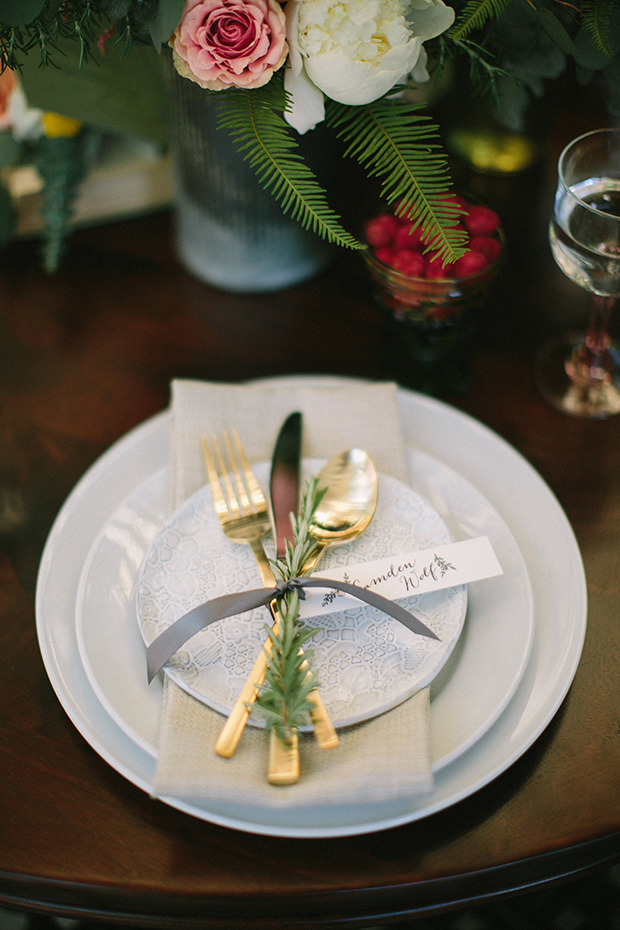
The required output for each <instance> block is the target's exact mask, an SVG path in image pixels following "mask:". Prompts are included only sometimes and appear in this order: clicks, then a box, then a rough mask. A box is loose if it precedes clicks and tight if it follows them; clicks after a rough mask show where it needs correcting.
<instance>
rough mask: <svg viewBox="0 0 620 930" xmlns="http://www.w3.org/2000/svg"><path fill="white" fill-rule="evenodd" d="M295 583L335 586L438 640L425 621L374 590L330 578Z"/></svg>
mask: <svg viewBox="0 0 620 930" xmlns="http://www.w3.org/2000/svg"><path fill="white" fill-rule="evenodd" d="M294 583H295V584H296V585H299V587H303V588H332V589H333V588H335V589H336V590H337V591H343V592H344V593H345V594H351V595H352V596H353V597H356V598H357V599H358V600H360V601H365V602H366V603H367V604H369V605H370V606H371V607H376V608H377V609H378V610H381V611H383V613H385V614H389V615H390V616H391V617H393V618H394V619H395V620H398V622H399V623H402V624H403V626H406V627H407V629H409V630H411V632H412V633H416V634H417V635H418V636H427V637H428V638H429V639H436V640H439V636H437V635H436V634H435V633H433V631H432V630H430V629H429V628H428V627H427V626H426V624H425V623H422V621H421V620H419V619H418V617H416V616H414V614H412V613H411V611H409V610H405V608H404V607H401V606H400V604H396V603H395V602H394V601H390V600H389V599H388V598H387V597H383V595H381V594H377V592H376V591H369V590H368V589H367V588H361V587H359V586H358V585H355V584H350V583H349V582H347V581H334V580H333V579H330V578H325V579H322V578H296V579H295V582H294Z"/></svg>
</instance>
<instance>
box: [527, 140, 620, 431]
mask: <svg viewBox="0 0 620 930" xmlns="http://www.w3.org/2000/svg"><path fill="white" fill-rule="evenodd" d="M549 241H550V243H551V250H552V252H553V257H554V259H555V261H556V262H557V264H558V265H559V266H560V268H561V269H562V271H563V272H564V274H566V275H567V276H568V277H569V278H570V279H571V280H572V281H574V282H575V283H576V284H579V285H580V286H581V287H583V288H585V289H586V290H587V291H590V292H591V293H592V294H593V305H592V311H591V315H590V320H589V324H588V328H587V331H586V332H585V334H583V335H576V334H571V335H568V336H565V337H564V338H563V339H561V340H559V341H552V342H551V343H549V344H548V345H547V346H545V347H544V348H543V350H542V351H541V353H540V355H539V357H538V359H537V363H536V378H537V381H538V384H539V387H540V388H541V390H542V392H543V393H544V395H545V396H546V397H547V399H548V400H549V401H550V402H551V403H553V404H554V406H556V407H558V408H559V409H561V410H564V411H566V412H567V413H572V414H574V415H575V416H581V417H596V418H599V419H603V418H605V417H609V416H612V415H614V414H617V413H620V351H619V350H618V348H617V347H616V346H615V345H614V343H613V342H612V340H611V338H610V335H609V324H610V318H611V314H612V311H613V309H614V307H615V305H616V303H617V300H618V298H619V297H620V129H598V130H595V131H593V132H588V133H586V134H585V135H582V136H579V137H578V138H577V139H574V140H573V141H572V142H570V143H569V144H568V145H567V146H566V148H565V149H564V151H563V152H562V154H561V155H560V158H559V161H558V186H557V190H556V195H555V206H554V210H553V216H552V218H551V222H550V224H549Z"/></svg>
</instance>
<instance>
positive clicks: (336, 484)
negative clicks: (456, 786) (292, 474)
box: [269, 449, 378, 785]
mask: <svg viewBox="0 0 620 930" xmlns="http://www.w3.org/2000/svg"><path fill="white" fill-rule="evenodd" d="M317 483H318V487H319V488H320V489H322V488H326V489H327V490H326V491H325V495H324V496H323V499H322V500H321V502H320V504H319V506H318V507H317V509H316V511H315V513H314V516H313V518H312V521H311V523H310V526H309V532H310V535H311V536H312V537H313V538H314V540H315V541H316V546H315V549H314V551H313V553H312V555H311V556H310V557H309V558H308V560H307V561H306V562H305V564H304V566H303V568H302V572H301V574H302V575H310V574H311V573H312V572H313V571H314V570H315V569H316V566H317V563H318V561H319V559H320V558H321V556H322V554H323V552H324V551H325V549H326V548H327V547H328V546H334V545H342V544H343V543H346V542H351V540H353V539H357V537H358V536H361V534H362V533H363V532H364V530H365V529H366V527H367V526H368V524H369V523H370V521H371V520H372V518H373V516H374V513H375V510H376V509H377V493H378V483H377V472H376V471H375V467H374V465H373V464H372V460H371V459H370V456H369V455H368V454H367V453H366V452H364V451H363V450H362V449H350V450H349V451H347V452H341V453H340V454H339V455H335V456H334V457H333V458H331V459H330V460H329V461H328V462H327V463H326V464H325V465H324V466H323V468H322V469H321V470H320V472H319V473H318V475H317ZM310 697H311V696H310ZM333 745H337V737H336V741H335V742H334V743H333ZM298 778H299V745H298V736H297V731H294V732H293V734H292V739H291V742H290V743H287V744H285V743H283V742H282V740H280V739H279V738H278V735H277V733H276V731H275V730H272V731H271V738H270V746H269V781H270V782H271V783H272V784H274V785H291V784H293V783H294V782H296V781H297V780H298Z"/></svg>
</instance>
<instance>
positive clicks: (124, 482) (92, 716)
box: [36, 378, 586, 837]
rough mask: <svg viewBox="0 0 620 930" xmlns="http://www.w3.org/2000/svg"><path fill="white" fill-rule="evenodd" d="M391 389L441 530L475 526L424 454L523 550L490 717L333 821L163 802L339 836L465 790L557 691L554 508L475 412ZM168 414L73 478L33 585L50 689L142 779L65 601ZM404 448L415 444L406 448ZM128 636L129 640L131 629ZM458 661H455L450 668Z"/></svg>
mask: <svg viewBox="0 0 620 930" xmlns="http://www.w3.org/2000/svg"><path fill="white" fill-rule="evenodd" d="M287 380H289V379H280V381H279V383H280V384H282V385H286V382H287ZM291 380H295V381H299V380H300V379H291ZM301 380H303V381H305V382H308V383H312V384H320V385H326V384H330V383H336V384H341V383H343V382H342V380H341V379H327V378H316V379H314V378H304V379H301ZM399 402H400V405H401V412H402V417H403V428H404V432H405V438H406V441H407V442H408V443H409V444H410V446H411V448H412V449H413V450H414V454H412V455H410V456H409V467H410V478H411V483H412V485H413V486H414V487H416V488H418V489H419V490H420V491H421V492H422V493H423V494H424V496H425V497H426V498H427V499H429V500H430V502H431V503H432V504H433V506H434V507H435V508H436V509H437V510H438V511H439V512H440V513H442V514H443V515H444V518H445V519H446V522H447V523H448V525H449V528H450V529H451V531H452V534H453V536H454V538H459V536H460V534H463V535H475V534H476V532H477V530H476V529H475V526H472V525H471V519H470V518H471V514H468V513H465V514H463V513H461V512H460V510H459V507H458V504H459V502H458V500H455V501H453V500H451V499H450V495H449V492H450V482H448V483H447V484H446V483H444V482H441V481H437V480H435V479H434V478H433V475H432V471H433V469H432V468H431V474H430V475H429V473H428V469H429V462H431V461H432V458H437V459H438V460H439V461H440V462H441V463H443V464H446V465H448V466H451V467H452V469H453V470H454V472H455V473H456V474H457V475H460V476H462V477H463V478H464V479H466V481H469V482H471V484H472V485H474V488H477V489H479V491H480V492H482V493H483V494H484V495H485V496H486V497H487V498H488V499H489V501H490V502H491V504H492V505H493V507H494V508H495V509H496V510H497V512H498V513H499V514H500V515H501V516H503V518H504V519H505V520H506V522H507V524H508V526H509V527H510V530H511V532H512V534H513V535H514V537H515V539H516V541H517V544H518V545H519V547H520V549H521V552H522V553H523V556H524V559H525V562H526V565H527V570H528V575H529V579H530V582H531V584H532V590H533V596H534V605H535V616H537V617H544V618H545V622H544V623H535V627H534V637H533V643H532V655H531V659H530V661H529V662H528V663H527V665H526V668H525V670H524V674H523V676H522V678H521V681H520V682H519V684H518V686H517V688H516V691H515V693H514V695H513V697H512V699H511V700H510V701H509V703H508V705H507V706H506V707H505V708H504V709H503V712H501V713H499V714H498V715H497V718H496V720H495V721H494V723H493V725H492V726H490V727H489V728H488V729H487V730H486V732H484V733H483V734H482V735H481V736H479V737H476V738H475V739H474V740H473V741H472V743H471V744H470V745H469V746H468V747H466V748H467V751H466V752H460V753H457V754H456V755H455V756H454V758H453V759H452V761H450V759H449V757H448V758H446V764H444V765H443V766H441V767H440V768H439V770H438V772H437V775H436V779H435V787H434V790H433V792H432V794H431V795H430V796H429V797H426V798H424V799H423V800H420V801H418V802H407V801H398V802H386V803H383V804H375V805H368V806H366V807H365V808H364V809H363V810H361V811H355V810H351V811H350V812H349V814H348V816H347V817H346V818H345V817H343V818H342V819H341V820H340V821H339V822H334V820H333V813H332V816H331V818H330V819H329V820H326V821H325V822H321V821H320V820H319V821H317V820H316V812H315V816H314V817H313V822H312V823H305V822H303V818H301V819H300V817H299V813H298V812H297V811H294V812H282V814H281V815H274V812H273V811H272V812H270V814H269V815H266V814H265V812H264V811H261V810H260V809H256V808H254V807H252V805H251V804H248V805H247V806H245V807H242V806H239V807H238V808H236V809H235V810H234V811H231V810H230V809H226V808H218V806H217V805H213V806H212V807H211V809H209V810H206V809H204V808H202V807H200V806H194V805H189V804H183V803H182V802H177V801H175V800H174V799H169V800H168V803H170V804H171V805H172V806H175V807H177V808H178V809H180V810H182V811H185V812H187V813H189V814H192V815H193V816H196V817H201V818H202V819H206V820H211V821H213V822H215V823H219V824H221V825H224V826H229V827H233V828H237V829H241V830H246V831H250V832H255V833H262V834H267V835H277V836H291V837H328V836H344V835H353V834H356V833H367V832H373V831H375V830H381V829H386V828H389V827H393V826H397V825H399V824H403V823H408V822H411V821H413V820H417V819H420V818H421V817H425V816H428V815H429V814H432V813H434V812H435V811H438V810H442V809H444V808H446V807H448V806H450V805H452V804H454V803H456V802H457V801H459V800H461V799H462V798H465V797H467V796H468V795H471V794H472V793H473V792H475V791H476V790H478V789H479V788H481V787H482V786H484V785H485V784H487V783H488V782H489V781H491V780H492V779H493V778H495V777H496V776H497V775H499V774H500V773H501V772H503V771H504V770H505V769H506V768H508V767H509V766H510V765H511V764H512V763H513V762H514V761H515V760H516V759H517V758H519V757H520V756H521V755H522V753H524V752H525V751H526V750H527V748H528V747H529V746H530V745H531V744H532V743H533V742H534V741H535V740H536V738H537V737H538V736H539V735H540V733H541V732H542V731H543V730H544V728H545V727H546V726H547V724H548V723H549V721H550V720H551V719H552V717H553V716H554V714H555V713H556V711H557V709H558V707H559V706H560V704H561V702H562V700H563V699H564V697H565V695H566V692H567V691H568V689H569V687H570V684H571V682H572V680H573V677H574V674H575V671H576V669H577V665H578V662H579V658H580V656H581V650H582V647H583V640H584V636H585V627H586V587H585V577H584V573H583V566H582V562H581V557H580V554H579V550H578V547H577V544H576V542H575V538H574V535H573V533H572V530H571V527H570V524H569V523H568V521H567V519H566V516H565V515H564V513H563V511H562V509H561V507H560V506H559V504H558V503H557V501H556V499H555V497H554V496H553V494H552V493H551V492H550V490H549V488H548V487H547V485H546V484H545V483H544V482H543V481H542V479H541V478H540V476H539V475H538V474H537V473H536V472H535V470H534V469H533V468H532V467H531V466H530V465H529V464H528V463H527V462H526V461H525V459H523V458H522V456H521V455H519V453H517V452H516V451H515V450H514V449H513V448H512V447H511V446H509V445H508V444H507V443H505V442H504V441H503V440H502V439H500V438H499V437H498V436H497V435H496V434H495V433H493V432H492V431H490V430H489V429H487V428H486V427H484V426H483V425H482V424H480V423H478V422H477V421H475V420H473V419H472V418H471V417H468V416H466V415H464V414H462V413H460V412H459V411H457V410H454V409H452V408H450V407H449V406H447V405H445V404H442V403H441V402H439V401H435V400H433V399H431V398H427V397H423V396H420V395H417V394H413V393H411V392H407V391H399ZM169 420H170V417H169V414H168V413H164V414H160V415H158V416H157V417H154V418H153V419H151V420H149V421H147V422H146V423H145V424H143V425H142V426H140V427H139V428H138V429H136V430H134V431H132V432H131V433H130V434H128V435H127V436H126V437H124V438H123V439H122V440H120V441H119V442H118V443H116V444H115V445H114V446H113V447H112V448H111V449H110V450H108V452H107V453H106V454H105V455H104V456H102V457H101V459H100V460H99V461H98V462H97V463H95V465H94V466H93V467H92V468H91V469H90V471H89V472H88V473H87V474H86V475H85V476H84V478H83V479H82V480H81V481H80V482H79V484H78V485H77V486H76V488H75V489H74V491H73V492H72V494H71V495H70V496H69V498H68V499H67V501H66V503H65V505H64V506H63V508H62V509H61V512H60V513H59V515H58V518H57V520H56V522H55V524H54V527H53V528H52V531H51V533H50V536H49V538H48V541H47V544H46V547H45V551H44V553H43V558H42V561H41V566H40V573H39V579H38V585H37V603H36V608H37V631H38V636H39V643H40V648H41V652H42V656H43V660H44V662H45V665H46V669H47V671H48V675H49V677H50V680H51V682H52V685H53V687H54V688H55V690H56V693H57V695H58V697H59V700H60V701H61V703H62V705H63V707H64V708H65V711H66V712H67V714H68V715H69V717H70V718H71V720H72V721H73V723H74V724H75V726H76V727H77V728H78V730H79V731H80V732H81V733H82V735H83V736H84V737H85V738H86V739H87V740H88V742H89V743H90V744H91V745H92V746H93V748H94V749H95V750H96V751H97V752H99V754H100V755H101V756H102V757H103V758H104V759H106V761H108V763H109V764H110V765H112V766H113V767H114V768H115V769H116V770H117V771H119V772H120V773H121V774H122V775H123V776H125V777H126V778H128V779H129V780H130V781H132V782H133V783H134V784H136V785H137V786H139V787H141V788H142V789H143V790H145V791H147V792H148V791H149V789H150V786H151V784H152V779H153V774H154V768H155V759H154V757H153V755H152V754H151V753H150V752H149V751H148V749H147V748H145V747H144V746H141V745H139V743H138V742H137V741H136V740H134V739H133V736H132V735H129V734H128V733H127V732H125V731H124V729H123V728H122V727H121V726H119V724H118V723H117V722H116V721H115V720H114V719H113V717H112V716H111V715H110V714H109V713H108V712H107V710H106V708H105V707H104V705H103V704H102V702H101V701H100V700H99V696H98V695H97V693H96V692H95V691H94V690H93V688H92V686H91V684H90V682H89V680H88V677H87V675H86V673H85V670H84V667H83V665H82V662H81V660H80V654H79V649H78V643H77V635H76V628H75V607H76V597H77V592H78V587H79V584H80V577H81V575H82V566H83V561H84V558H85V556H86V554H87V553H88V551H89V549H90V547H91V546H92V545H93V543H94V541H95V537H96V536H97V533H98V530H99V528H100V527H101V526H103V524H104V523H105V522H106V520H107V519H108V518H109V517H110V515H111V514H112V513H113V512H114V511H115V510H116V509H117V508H118V507H120V506H122V505H123V502H124V501H125V500H126V498H127V497H128V495H130V494H131V493H132V491H133V490H135V489H138V488H140V487H141V485H142V484H143V483H144V482H145V481H148V479H149V477H151V476H152V475H153V474H155V473H156V472H157V470H159V469H162V468H164V467H165V466H166V464H167V459H168V438H169ZM415 450H420V451H423V452H425V453H427V454H426V455H425V456H416V455H415ZM429 456H430V459H429ZM462 521H463V522H462ZM158 525H159V524H158ZM155 531H156V529H155ZM498 554H499V555H500V559H501V554H500V553H498ZM472 588H473V586H472ZM470 595H471V592H470ZM470 603H471V599H470ZM467 631H468V627H467V625H466V634H467ZM466 634H465V635H464V636H463V637H461V640H460V642H459V648H457V650H456V651H455V654H454V655H453V656H452V658H451V660H450V662H449V663H448V665H449V666H450V667H451V666H452V665H453V663H454V662H455V660H456V658H457V654H458V653H459V651H460V647H461V645H462V644H464V643H465V642H466V639H467V636H466ZM136 637H137V639H138V641H139V636H138V633H137V630H136ZM482 651H484V650H482ZM483 662H484V656H483ZM490 666H491V662H490V656H488V657H487V667H490ZM446 672H447V669H446ZM458 674H459V663H458V662H457V663H456V667H455V668H454V669H453V670H452V669H451V672H450V676H449V677H450V680H452V679H453V678H455V677H456V676H457V675H458ZM443 677H444V674H442V675H441V676H439V678H443ZM435 684H436V685H439V693H438V694H437V697H436V699H434V701H433V708H435V707H436V708H437V709H438V710H439V709H440V708H441V704H442V698H443V696H444V695H445V691H446V689H445V685H444V686H442V685H441V683H440V682H439V680H436V682H435ZM159 697H160V696H158V695H157V693H156V691H153V692H151V693H150V700H151V701H152V702H154V703H155V702H158V698H159ZM437 757H438V753H437V751H436V749H434V758H437ZM447 763H449V764H447Z"/></svg>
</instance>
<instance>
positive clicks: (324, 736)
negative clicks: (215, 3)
mask: <svg viewBox="0 0 620 930" xmlns="http://www.w3.org/2000/svg"><path fill="white" fill-rule="evenodd" d="M250 544H251V547H252V551H253V553H254V557H255V559H256V562H257V564H258V567H259V570H260V573H261V577H262V579H263V583H264V584H273V583H274V577H273V572H272V569H271V565H270V564H269V560H268V559H267V556H266V554H265V550H264V548H263V544H262V541H261V540H260V539H257V540H252V541H251V542H250ZM322 551H323V547H320V548H318V549H317V551H316V552H315V553H313V558H312V564H311V568H310V570H313V569H314V568H315V566H316V563H317V562H318V560H319V558H320V555H321V552H322ZM305 568H306V566H304V569H305ZM276 603H277V602H276V601H275V600H273V601H272V602H271V603H270V605H269V609H270V611H271V615H272V617H273V618H274V625H273V630H274V632H276V633H277V632H278V630H279V626H277V624H278V623H279V619H278V615H277V611H276V609H275V608H276ZM301 651H302V652H303V650H301ZM271 654H272V649H271V639H267V640H266V641H265V643H264V644H263V648H262V649H261V652H260V654H259V656H258V658H257V659H256V662H255V663H254V667H253V668H252V671H251V672H250V675H249V676H248V680H247V681H246V683H245V685H244V686H243V689H242V691H241V693H240V694H239V696H238V698H237V700H236V701H235V704H234V706H233V709H232V710H231V712H230V715H229V717H228V719H227V720H226V723H225V724H224V726H223V728H222V731H221V733H220V735H219V737H218V740H217V742H216V744H215V751H216V753H217V754H218V755H219V756H223V757H224V758H226V759H229V758H230V757H231V756H232V755H233V753H234V751H235V749H236V748H237V746H238V744H239V740H240V739H241V736H242V734H243V730H244V728H245V725H246V723H247V722H248V718H249V716H250V713H251V710H252V705H253V704H254V702H255V701H256V698H257V697H258V694H259V691H260V687H261V685H262V684H263V682H264V680H265V672H266V670H267V662H268V660H269V658H270V657H271ZM306 666H307V667H308V668H309V666H308V663H307V662H306ZM309 698H310V700H312V702H313V704H314V708H315V709H314V711H313V712H312V713H311V715H310V716H311V718H312V726H313V728H314V732H315V736H316V740H317V743H318V744H319V746H320V747H321V749H333V748H334V747H335V746H337V745H338V742H339V740H338V734H337V733H336V730H335V729H334V726H333V724H332V722H331V720H330V717H329V713H328V710H327V708H326V707H325V704H324V702H323V699H322V698H321V695H320V694H319V692H318V691H317V689H316V688H315V689H314V690H313V691H312V692H311V694H310V695H309Z"/></svg>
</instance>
